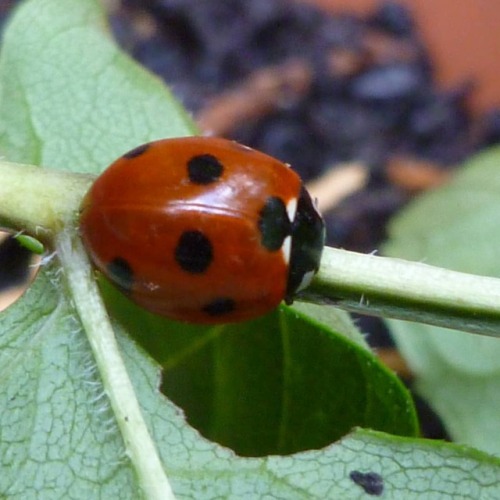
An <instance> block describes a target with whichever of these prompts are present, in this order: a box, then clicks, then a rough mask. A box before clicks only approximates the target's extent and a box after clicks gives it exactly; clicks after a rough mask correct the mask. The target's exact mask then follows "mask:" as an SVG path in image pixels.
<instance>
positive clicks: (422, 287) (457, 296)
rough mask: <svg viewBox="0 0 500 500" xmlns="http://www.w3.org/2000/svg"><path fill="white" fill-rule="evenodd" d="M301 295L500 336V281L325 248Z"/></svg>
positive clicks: (373, 313) (347, 307) (358, 309)
mask: <svg viewBox="0 0 500 500" xmlns="http://www.w3.org/2000/svg"><path fill="white" fill-rule="evenodd" d="M301 299H304V300H309V301H314V302H319V303H322V302H323V303H329V304H333V305H335V306H337V307H340V308H342V309H345V310H347V311H351V312H357V313H361V314H367V315H371V316H382V317H387V318H394V319H403V320H408V321H415V322H418V323H428V324H431V325H437V326H442V327H445V328H453V329H457V330H463V331H467V332H473V333H479V334H482V335H489V336H492V337H500V279H498V278H489V277H484V276H475V275H471V274H466V273H460V272H456V271H450V270H447V269H442V268H439V267H434V266H430V265H427V264H422V263H420V262H409V261H405V260H400V259H394V258H388V257H379V256H376V255H366V254H359V253H355V252H349V251H346V250H338V249H334V248H325V251H324V254H323V258H322V261H321V269H320V271H319V273H318V275H317V276H316V278H315V279H314V280H313V283H312V285H311V287H310V288H308V289H307V290H305V291H304V292H303V294H302V295H301Z"/></svg>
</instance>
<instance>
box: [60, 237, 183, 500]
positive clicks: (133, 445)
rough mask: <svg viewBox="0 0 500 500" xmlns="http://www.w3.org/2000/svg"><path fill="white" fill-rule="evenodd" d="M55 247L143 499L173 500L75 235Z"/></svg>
mask: <svg viewBox="0 0 500 500" xmlns="http://www.w3.org/2000/svg"><path fill="white" fill-rule="evenodd" d="M56 249H57V253H58V256H59V259H60V261H61V264H62V266H63V269H64V271H65V276H66V279H67V282H68V285H69V288H70V290H71V294H72V297H73V299H74V304H75V307H76V309H77V310H78V313H79V315H80V320H81V322H82V324H83V327H84V329H85V331H86V333H87V337H88V339H89V342H90V345H91V347H92V351H93V353H94V357H95V360H96V364H97V366H98V369H99V372H100V374H101V378H102V381H103V384H104V388H105V392H106V395H107V396H108V398H109V401H110V403H111V406H112V408H113V412H114V414H115V417H116V420H117V423H118V426H119V428H120V431H121V433H122V436H123V440H124V443H125V448H126V452H127V455H128V457H129V458H130V460H131V462H132V464H133V466H134V468H135V470H136V473H137V477H138V479H139V484H140V485H141V488H142V490H143V492H144V495H145V497H146V498H148V499H150V500H169V499H173V498H174V495H173V492H172V489H171V487H170V484H169V481H168V479H167V476H166V474H165V471H164V469H163V467H162V464H161V462H160V458H159V456H158V452H157V449H156V447H155V445H154V442H153V440H152V438H151V435H150V434H149V431H148V429H147V426H146V423H145V422H144V419H143V416H142V413H141V410H140V408H139V403H138V401H137V398H136V395H135V391H134V388H133V386H132V383H131V381H130V378H129V376H128V373H127V370H126V368H125V364H124V362H123V359H122V357H121V355H120V350H119V348H118V344H117V342H116V339H115V335H114V332H113V328H112V326H111V323H110V320H109V317H108V315H107V313H106V310H105V307H104V304H103V302H102V300H101V296H100V293H99V290H98V288H97V285H96V281H95V279H94V277H93V275H92V274H93V273H92V268H91V265H90V262H89V260H88V258H87V254H86V252H85V250H84V248H83V246H82V244H81V241H80V238H79V237H78V236H77V234H76V231H74V230H73V231H71V230H70V229H65V230H64V231H61V232H59V233H58V235H57V238H56Z"/></svg>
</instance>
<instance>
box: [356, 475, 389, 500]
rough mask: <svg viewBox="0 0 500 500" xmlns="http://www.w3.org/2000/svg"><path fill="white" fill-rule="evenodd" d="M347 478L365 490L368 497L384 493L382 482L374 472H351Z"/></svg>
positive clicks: (379, 476)
mask: <svg viewBox="0 0 500 500" xmlns="http://www.w3.org/2000/svg"><path fill="white" fill-rule="evenodd" d="M349 477H350V478H351V479H352V480H353V481H354V482H355V483H356V484H357V485H358V486H361V488H363V489H364V490H365V493H368V495H374V496H380V495H382V493H383V491H384V480H383V479H382V476H381V475H380V474H377V473H376V472H366V473H365V472H359V471H357V470H353V471H352V472H351V473H350V474H349Z"/></svg>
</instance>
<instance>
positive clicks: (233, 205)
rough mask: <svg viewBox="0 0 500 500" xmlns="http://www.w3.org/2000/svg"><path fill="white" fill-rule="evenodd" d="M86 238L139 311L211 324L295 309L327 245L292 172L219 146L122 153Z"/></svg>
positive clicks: (169, 144) (90, 212) (99, 186)
mask: <svg viewBox="0 0 500 500" xmlns="http://www.w3.org/2000/svg"><path fill="white" fill-rule="evenodd" d="M304 225H307V226H308V227H307V228H305V227H304ZM80 232H81V235H82V239H83V242H84V244H85V246H86V248H87V250H88V252H89V254H90V256H91V259H92V261H93V262H94V264H95V266H96V267H97V268H98V269H99V270H100V271H101V272H103V273H104V275H105V276H107V277H108V279H109V280H110V281H111V282H112V283H114V284H115V285H116V286H117V287H118V288H119V289H120V290H122V291H123V292H124V293H125V294H127V295H128V296H129V297H130V298H131V299H132V300H133V301H134V302H136V303H138V304H139V305H141V306H143V307H144V308H145V309H148V310H149V311H152V312H154V313H157V314H160V315H163V316H167V317H169V318H172V319H177V320H181V321H188V322H193V323H207V324H210V323H228V322H235V321H244V320H247V319H252V318H255V317H258V316H260V315H262V314H264V313H266V312H268V311H270V310H272V309H273V308H275V307H276V306H277V305H278V304H279V303H280V302H281V301H282V300H283V299H285V300H286V301H287V302H290V301H291V300H292V299H293V296H294V294H295V293H296V292H297V291H298V290H299V289H300V288H301V287H302V286H304V285H305V284H307V282H308V281H310V278H312V275H313V274H314V272H316V271H317V269H318V266H319V259H320V256H321V250H322V247H323V243H324V224H323V221H322V219H321V216H320V215H319V213H318V212H317V210H316V209H315V207H314V204H313V203H312V201H311V199H310V196H309V194H308V193H307V191H306V190H305V189H304V187H303V185H302V182H301V180H300V178H299V177H298V175H297V174H296V173H295V172H294V171H293V170H291V169H290V168H289V167H288V166H287V165H285V164H283V163H281V162H279V161H278V160H276V159H274V158H271V157H270V156H267V155H265V154H263V153H261V152H258V151H255V150H253V149H250V148H248V147H246V146H242V145H240V144H238V143H235V142H233V141H229V140H226V139H220V138H212V137H210V138H209V137H185V138H177V139H163V140H160V141H155V142H152V143H148V144H145V145H142V146H139V147H137V148H135V149H133V150H132V151H129V152H128V153H125V154H124V155H123V156H122V157H120V158H119V159H118V160H116V161H115V162H114V163H113V164H111V166H110V167H109V168H108V169H107V170H105V171H104V172H103V174H101V176H99V177H98V178H97V180H96V181H95V182H94V184H93V185H92V187H91V188H90V190H89V192H88V193H87V195H86V196H85V197H84V200H83V202H82V206H81V213H80ZM294 235H298V237H299V238H304V236H305V237H306V240H307V241H296V239H297V238H296V236H294ZM297 265H298V267H299V268H297ZM303 281H305V282H304V283H303Z"/></svg>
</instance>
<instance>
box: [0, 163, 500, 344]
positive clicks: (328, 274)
mask: <svg viewBox="0 0 500 500" xmlns="http://www.w3.org/2000/svg"><path fill="white" fill-rule="evenodd" d="M0 179H1V182H0V224H1V223H3V224H4V225H7V226H8V227H10V228H11V229H13V230H15V231H20V230H24V231H26V232H27V233H28V234H31V235H32V236H38V237H40V234H41V235H48V237H47V239H49V241H50V237H51V235H55V234H57V232H58V231H60V230H61V229H62V228H63V227H65V225H67V224H69V223H71V222H72V221H73V220H74V219H75V217H76V214H77V212H78V207H79V205H80V203H81V198H82V197H83V195H84V193H85V192H86V191H87V189H88V187H89V185H90V183H91V181H92V177H91V176H88V175H81V174H72V173H69V172H62V171H57V170H50V169H42V168H38V167H32V166H26V165H17V164H13V163H6V162H0ZM301 298H302V299H304V300H310V301H314V302H318V303H328V304H333V305H335V306H337V307H340V308H342V309H346V310H348V311H353V312H358V313H361V314H368V315H372V316H384V317H388V318H397V319H404V320H408V321H416V322H420V323H429V324H433V325H438V326H444V327H447V328H454V329H458V330H463V331H468V332H474V333H479V334H482V335H490V336H495V337H498V336H500V279H497V278H488V277H482V276H473V275H469V274H465V273H459V272H454V271H449V270H445V269H441V268H437V267H433V266H429V265H426V264H421V263H417V262H407V261H403V260H398V259H391V258H385V257H378V256H374V255H363V254H358V253H354V252H347V251H345V250H337V249H333V248H326V249H325V252H324V255H323V259H322V262H321V269H320V272H319V273H318V275H317V277H316V278H315V279H314V281H313V283H312V286H311V287H310V288H309V289H308V290H306V291H305V292H303V294H302V295H301Z"/></svg>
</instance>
